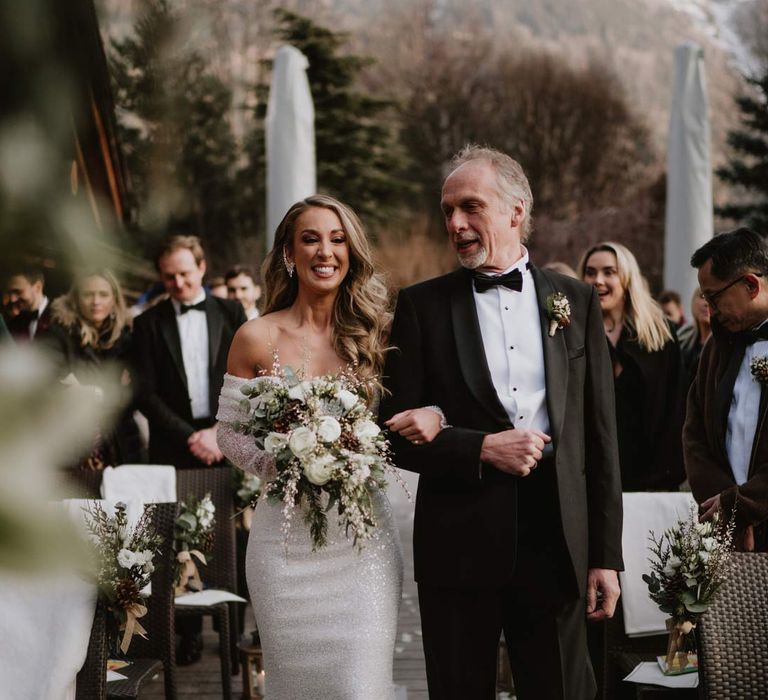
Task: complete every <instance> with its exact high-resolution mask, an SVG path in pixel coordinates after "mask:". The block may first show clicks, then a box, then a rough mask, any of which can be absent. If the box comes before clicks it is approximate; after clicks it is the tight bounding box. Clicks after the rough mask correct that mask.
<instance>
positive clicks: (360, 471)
mask: <svg viewBox="0 0 768 700" xmlns="http://www.w3.org/2000/svg"><path fill="white" fill-rule="evenodd" d="M370 475H371V468H370V467H369V466H368V465H367V464H366V463H365V462H364V461H362V460H360V461H358V462H357V463H356V464H355V470H354V471H353V472H352V473H351V474H350V475H349V482H350V483H351V484H352V486H362V485H363V484H364V483H365V482H366V481H367V480H368V477H369V476H370Z"/></svg>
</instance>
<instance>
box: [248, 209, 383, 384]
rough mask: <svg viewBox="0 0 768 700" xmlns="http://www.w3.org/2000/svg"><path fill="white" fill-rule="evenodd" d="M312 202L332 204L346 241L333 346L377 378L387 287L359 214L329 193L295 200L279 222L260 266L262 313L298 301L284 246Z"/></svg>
mask: <svg viewBox="0 0 768 700" xmlns="http://www.w3.org/2000/svg"><path fill="white" fill-rule="evenodd" d="M313 207H319V208H321V209H330V210H331V211H332V212H334V213H335V214H336V216H338V217H339V221H340V222H341V227H342V228H343V229H344V233H345V234H346V236H347V244H348V245H349V271H348V272H347V275H346V277H345V278H344V280H343V281H342V283H341V287H340V288H339V292H338V294H337V296H336V302H335V304H334V309H333V321H334V323H333V330H332V335H331V338H332V342H333V349H334V350H335V351H336V354H337V355H338V356H339V357H340V358H341V359H342V360H345V361H346V362H348V363H350V364H351V365H354V366H355V367H356V371H357V372H358V373H359V375H360V376H361V377H363V378H365V379H373V380H377V379H378V377H379V376H380V375H381V372H382V370H383V369H384V355H385V349H386V336H387V331H388V330H389V325H390V321H391V318H392V314H391V313H390V312H389V299H388V294H387V287H386V285H385V284H384V281H383V279H382V277H381V275H380V274H379V273H377V272H376V270H375V269H374V266H373V255H372V253H371V247H370V244H369V243H368V238H367V236H366V235H365V230H364V228H363V225H362V223H361V222H360V219H358V218H357V215H356V214H355V213H354V212H353V211H352V210H351V209H350V208H349V207H347V206H346V205H344V204H342V203H341V202H339V201H338V200H336V199H334V198H333V197H328V196H326V195H320V194H316V195H312V196H311V197H307V198H306V199H304V200H302V201H300V202H296V204H294V205H293V206H292V207H291V208H290V209H289V210H288V213H287V214H286V215H285V216H284V217H283V220H282V221H281V222H280V224H279V225H278V227H277V230H276V231H275V242H274V245H273V246H272V250H271V251H270V252H269V254H268V255H267V257H266V259H265V260H264V264H263V265H262V268H261V276H262V279H263V280H264V287H265V292H264V297H265V299H264V313H265V314H268V313H271V312H273V311H280V310H281V309H286V308H288V307H289V306H291V305H292V304H293V303H294V301H296V297H297V295H298V292H299V282H298V275H293V277H289V275H288V272H287V270H286V269H285V262H284V259H283V251H284V250H285V251H287V252H289V253H290V252H291V251H292V249H293V236H294V228H295V224H296V220H297V219H298V218H299V217H300V216H301V215H302V214H303V213H304V212H305V211H307V210H308V209H311V208H313Z"/></svg>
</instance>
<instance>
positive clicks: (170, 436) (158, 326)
mask: <svg viewBox="0 0 768 700" xmlns="http://www.w3.org/2000/svg"><path fill="white" fill-rule="evenodd" d="M205 315H206V317H207V319H208V352H209V374H208V381H209V386H210V389H209V396H208V405H209V407H210V412H211V413H210V415H211V420H210V424H211V425H213V422H214V416H215V415H216V409H217V406H218V402H219V393H220V392H221V385H222V383H223V381H224V373H225V372H226V370H227V355H228V353H229V346H230V345H231V343H232V338H233V337H234V335H235V332H236V331H237V329H238V328H239V327H240V326H241V325H242V324H243V323H245V320H246V318H245V312H244V311H243V307H242V305H241V304H240V303H239V302H235V301H229V300H227V299H219V298H217V297H214V296H210V295H209V296H206V298H205ZM133 347H134V352H133V362H132V364H133V373H134V377H135V382H136V386H137V395H138V398H137V405H138V407H139V409H140V410H141V412H142V413H143V414H144V415H145V416H146V417H147V420H148V421H149V461H150V462H151V463H153V464H173V465H174V466H176V467H178V468H190V467H196V466H200V465H201V464H202V463H201V462H199V461H197V460H196V459H195V458H194V457H193V456H192V455H191V454H190V452H189V448H188V447H187V439H188V438H189V436H190V435H191V434H192V433H193V432H194V431H195V427H194V426H193V418H192V405H191V402H190V398H189V391H188V389H187V375H186V372H185V371H184V360H183V358H182V354H181V340H180V338H179V328H178V325H177V324H176V312H175V310H174V308H173V304H172V303H171V301H170V300H169V299H166V300H165V301H161V302H160V303H159V304H157V306H154V307H152V308H151V309H148V310H147V311H145V312H144V313H143V314H141V315H140V316H139V317H138V318H137V319H136V321H135V322H134V327H133Z"/></svg>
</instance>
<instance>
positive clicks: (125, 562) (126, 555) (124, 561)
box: [117, 549, 143, 569]
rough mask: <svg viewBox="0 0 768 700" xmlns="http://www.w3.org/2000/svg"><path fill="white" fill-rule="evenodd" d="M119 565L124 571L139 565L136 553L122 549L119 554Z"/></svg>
mask: <svg viewBox="0 0 768 700" xmlns="http://www.w3.org/2000/svg"><path fill="white" fill-rule="evenodd" d="M117 563H118V564H120V566H122V567H123V568H124V569H130V568H131V567H132V566H133V565H134V564H137V563H138V562H137V561H136V553H135V552H132V551H131V550H130V549H121V550H120V551H119V552H118V553H117ZM142 564H143V562H142Z"/></svg>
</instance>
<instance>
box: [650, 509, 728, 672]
mask: <svg viewBox="0 0 768 700" xmlns="http://www.w3.org/2000/svg"><path fill="white" fill-rule="evenodd" d="M734 526H735V520H734V519H733V518H731V520H730V521H729V522H728V523H724V522H723V521H722V518H721V515H720V513H717V514H716V515H715V517H714V518H713V519H712V520H710V521H709V522H705V523H700V522H699V520H698V517H697V514H696V509H695V507H694V508H691V512H690V514H689V517H688V519H687V520H684V521H679V522H678V524H677V525H676V526H675V527H672V528H670V529H668V530H666V531H665V532H664V534H662V535H661V536H660V537H658V538H657V537H656V536H655V534H654V533H653V532H651V533H650V536H649V538H648V539H649V540H650V542H651V544H650V545H649V550H650V551H651V555H652V556H651V558H650V559H649V562H650V564H651V573H650V574H643V581H645V582H646V584H647V585H648V593H649V595H650V597H651V600H653V601H654V602H655V603H656V604H657V605H658V606H659V609H660V610H661V611H662V612H665V613H667V614H668V615H669V616H670V617H669V619H668V620H667V629H668V630H669V644H668V647H667V654H666V656H665V657H661V656H660V657H658V661H659V665H660V666H661V669H662V671H663V672H664V673H665V674H667V675H676V674H679V673H687V672H690V671H695V670H696V668H697V657H696V653H695V652H696V639H695V635H694V634H692V632H693V630H694V629H695V628H696V624H697V622H698V620H699V618H700V617H701V615H702V614H703V613H704V612H706V610H707V608H708V607H709V605H710V604H711V602H712V600H713V598H714V597H715V595H716V594H717V591H718V590H719V589H720V586H721V585H722V583H723V580H724V578H725V575H726V572H727V568H728V560H729V557H730V553H731V551H733V531H734Z"/></svg>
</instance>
